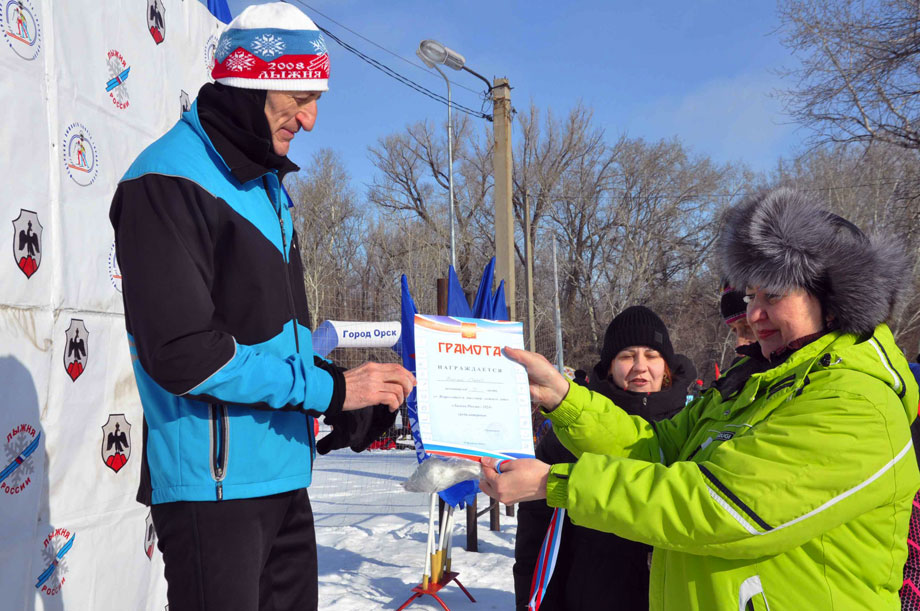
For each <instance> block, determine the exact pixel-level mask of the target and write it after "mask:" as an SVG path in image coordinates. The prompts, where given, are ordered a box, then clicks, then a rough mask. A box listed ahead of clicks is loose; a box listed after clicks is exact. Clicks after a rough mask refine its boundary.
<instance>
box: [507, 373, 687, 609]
mask: <svg viewBox="0 0 920 611" xmlns="http://www.w3.org/2000/svg"><path fill="white" fill-rule="evenodd" d="M674 360H675V361H676V363H675V366H674V368H673V371H672V373H673V375H674V380H673V382H672V384H671V387H670V388H668V389H666V390H663V391H661V392H657V393H651V394H648V393H636V392H630V391H627V390H623V389H621V388H619V387H618V386H616V385H614V384H613V383H612V382H611V381H609V380H608V379H607V377H606V372H604V371H599V370H598V368H595V370H594V371H593V376H592V379H591V381H590V382H589V383H588V388H589V389H591V390H593V391H595V392H598V393H601V394H603V395H605V396H607V397H609V398H610V399H611V400H612V401H613V402H614V403H616V404H617V405H618V406H620V407H621V408H623V409H624V410H625V411H627V412H628V413H630V414H635V415H638V416H642V417H643V418H645V419H647V420H650V421H658V420H663V419H665V418H670V417H671V416H673V415H674V414H676V413H677V412H679V411H680V410H681V409H683V407H684V404H685V401H686V397H687V387H688V386H689V385H690V383H691V382H692V381H693V380H695V379H696V368H695V367H694V366H693V363H691V362H690V360H689V359H687V358H686V357H685V356H683V355H675V358H674ZM536 456H537V458H538V459H540V460H542V461H543V462H545V463H549V464H557V463H570V462H575V461H576V458H575V456H574V455H572V453H571V452H569V451H568V450H567V449H565V447H563V445H562V443H561V442H560V441H559V439H558V438H557V437H556V434H555V432H553V431H552V430H550V432H549V433H547V434H546V436H545V437H544V438H543V439H542V440H541V441H540V443H539V445H538V446H537V449H536ZM552 513H553V510H552V508H551V507H548V506H547V505H546V502H545V501H530V502H527V503H521V505H520V511H519V514H518V530H517V539H516V541H515V545H514V596H515V605H516V608H517V609H518V610H519V611H525V610H526V609H527V603H528V602H529V600H530V587H531V582H532V579H533V572H534V567H535V566H536V563H537V560H538V557H539V554H540V546H541V545H542V544H543V538H544V537H545V535H546V530H547V528H548V526H549V523H550V520H551V519H552ZM651 549H652V548H651V547H649V546H648V545H645V544H642V543H636V542H635V541H629V540H627V539H622V538H620V537H617V536H616V535H612V534H609V533H603V532H600V531H596V530H591V529H588V528H582V527H580V526H575V525H574V524H572V522H571V521H570V520H569V518H568V517H566V518H565V523H564V525H563V527H562V540H561V542H560V547H559V555H558V558H557V561H556V568H555V571H554V572H553V576H552V579H551V580H550V583H549V587H548V588H547V591H546V593H545V595H544V598H543V603H542V605H541V606H540V609H541V611H579V610H582V609H584V610H588V609H592V610H593V609H598V608H601V606H603V605H605V604H613V603H614V601H615V602H616V605H617V608H619V609H648V585H649V570H648V554H649V552H651Z"/></svg>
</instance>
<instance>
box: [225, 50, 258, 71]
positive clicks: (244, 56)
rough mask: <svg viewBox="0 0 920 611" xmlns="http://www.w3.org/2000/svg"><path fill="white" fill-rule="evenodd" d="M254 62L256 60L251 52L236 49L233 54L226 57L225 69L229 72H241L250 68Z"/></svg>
mask: <svg viewBox="0 0 920 611" xmlns="http://www.w3.org/2000/svg"><path fill="white" fill-rule="evenodd" d="M255 63H256V60H255V58H254V57H253V56H252V55H251V54H249V53H247V52H245V51H244V50H242V49H237V50H236V52H235V53H234V54H233V55H231V56H230V57H228V58H227V70H230V71H231V72H243V71H244V70H249V69H250V68H252V66H253V64H255Z"/></svg>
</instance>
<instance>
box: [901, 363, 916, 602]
mask: <svg viewBox="0 0 920 611" xmlns="http://www.w3.org/2000/svg"><path fill="white" fill-rule="evenodd" d="M908 364H909V365H910V371H911V373H913V374H914V377H915V378H916V379H917V383H918V384H920V355H917V362H915V363H908ZM910 436H911V438H912V439H913V441H914V453H915V454H916V456H917V463H918V464H920V418H918V419H917V420H914V423H913V424H912V425H911V427H910ZM901 611H920V492H917V496H915V497H914V507H913V510H912V511H911V513H910V530H909V531H908V534H907V562H905V563H904V585H902V586H901Z"/></svg>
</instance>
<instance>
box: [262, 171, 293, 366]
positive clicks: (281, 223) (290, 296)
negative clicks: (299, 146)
mask: <svg viewBox="0 0 920 611" xmlns="http://www.w3.org/2000/svg"><path fill="white" fill-rule="evenodd" d="M262 185H263V186H264V187H265V194H266V195H268V201H269V202H271V204H272V207H273V208H274V207H275V200H274V199H272V192H271V189H270V188H269V186H268V175H265V176H263V177H262ZM278 226H279V227H281V248H282V252H281V258H282V259H283V260H284V263H285V266H284V285H285V288H287V296H288V306H290V308H291V320H293V321H294V346H295V347H296V348H297V352H298V354H299V353H300V334H299V333H298V332H297V324H298V323H297V309H296V308H295V307H294V290H293V288H292V287H291V276H290V273H289V270H288V268H287V263H288V248H287V237H286V236H285V233H284V214H283V213H282V208H281V203H280V202H279V204H278Z"/></svg>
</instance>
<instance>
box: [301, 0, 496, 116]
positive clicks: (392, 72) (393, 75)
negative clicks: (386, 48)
mask: <svg viewBox="0 0 920 611" xmlns="http://www.w3.org/2000/svg"><path fill="white" fill-rule="evenodd" d="M298 1H299V0H298ZM317 27H319V29H320V30H321V31H322V32H323V33H324V34H325V35H326V36H328V37H329V38H331V39H332V40H334V41H336V42H337V43H339V45H341V46H342V48H343V49H345V50H346V51H349V52H351V53H353V54H355V55H357V56H358V57H359V58H360V59H362V60H364V61H365V62H367V63H368V64H370V65H371V66H373V67H374V68H376V69H378V70H380V71H381V72H383V73H384V74H386V75H387V76H389V77H391V78H394V79H396V80H397V81H399V82H400V83H402V84H403V85H406V86H407V87H410V88H412V89H414V90H415V91H417V92H419V93H421V94H422V95H426V96H428V97H429V98H431V99H433V100H435V101H437V102H441V103H442V104H447V105H449V106H450V107H451V108H454V109H456V110H459V111H460V112H465V113H466V114H468V115H471V116H473V117H477V118H480V119H485V120H486V121H491V120H492V115H488V114H486V113H484V112H480V111H477V110H474V109H472V108H470V107H468V106H464V105H462V104H458V103H457V102H454V101H453V100H450V101H448V99H447V98H446V97H444V96H443V95H441V94H439V93H435V92H434V91H432V90H430V89H428V88H427V87H425V86H424V85H420V84H419V83H416V82H415V81H413V80H412V79H410V78H409V77H407V76H404V75H402V74H400V73H399V72H397V71H395V70H393V69H392V68H390V67H389V66H387V65H385V64H383V63H381V62H379V61H377V60H376V59H374V58H373V57H370V56H368V55H365V54H364V53H362V52H361V51H359V50H358V49H356V48H354V47H353V46H351V45H350V44H348V43H347V42H345V41H344V40H342V39H341V38H339V37H338V36H336V35H335V34H333V33H332V32H330V31H329V30H327V29H326V28H324V27H322V26H317Z"/></svg>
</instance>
